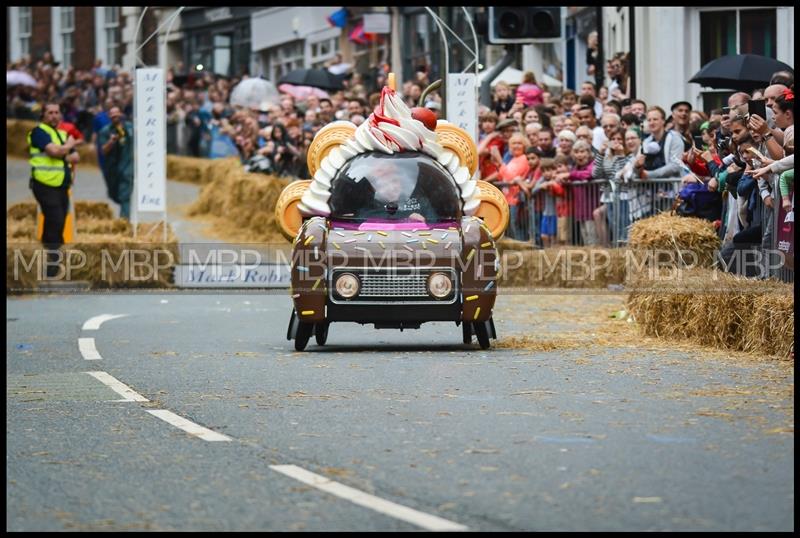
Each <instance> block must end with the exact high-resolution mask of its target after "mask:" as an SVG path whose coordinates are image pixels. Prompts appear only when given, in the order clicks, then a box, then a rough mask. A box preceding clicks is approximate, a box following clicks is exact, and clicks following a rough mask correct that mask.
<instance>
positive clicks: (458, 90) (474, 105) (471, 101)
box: [447, 73, 478, 144]
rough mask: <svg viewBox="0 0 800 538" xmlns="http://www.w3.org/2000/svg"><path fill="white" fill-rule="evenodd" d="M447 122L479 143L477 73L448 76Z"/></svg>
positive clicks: (451, 74) (450, 74)
mask: <svg viewBox="0 0 800 538" xmlns="http://www.w3.org/2000/svg"><path fill="white" fill-rule="evenodd" d="M447 121H449V122H450V123H454V124H455V125H458V126H459V127H461V128H462V129H464V130H465V131H467V132H468V133H469V134H470V136H472V139H473V141H474V142H475V144H477V143H478V93H477V77H476V75H475V73H449V74H448V75H447Z"/></svg>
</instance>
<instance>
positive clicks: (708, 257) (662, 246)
mask: <svg viewBox="0 0 800 538" xmlns="http://www.w3.org/2000/svg"><path fill="white" fill-rule="evenodd" d="M720 245H721V242H720V239H719V237H718V236H717V232H716V230H714V225H713V224H712V223H710V222H709V221H707V220H704V219H698V218H694V217H679V216H675V215H670V214H669V213H666V212H665V213H661V214H659V215H656V216H654V217H649V218H646V219H642V220H638V221H636V222H635V223H633V225H632V226H631V229H630V234H629V236H628V246H629V247H630V248H631V249H633V250H639V251H645V250H648V251H654V250H658V251H665V252H672V253H674V259H675V264H676V265H677V264H683V262H682V261H681V260H683V261H685V263H686V265H690V266H694V265H696V266H699V267H711V266H712V265H713V263H714V260H715V255H716V252H717V251H718V250H719V248H720ZM678 253H680V254H678Z"/></svg>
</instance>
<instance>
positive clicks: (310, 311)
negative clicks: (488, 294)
mask: <svg viewBox="0 0 800 538" xmlns="http://www.w3.org/2000/svg"><path fill="white" fill-rule="evenodd" d="M479 310H480V309H479ZM300 314H301V315H303V316H313V315H314V310H303V311H302V312H300Z"/></svg>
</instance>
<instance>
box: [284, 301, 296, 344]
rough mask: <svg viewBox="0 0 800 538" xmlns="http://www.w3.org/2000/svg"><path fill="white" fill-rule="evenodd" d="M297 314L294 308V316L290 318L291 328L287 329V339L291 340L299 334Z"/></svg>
mask: <svg viewBox="0 0 800 538" xmlns="http://www.w3.org/2000/svg"><path fill="white" fill-rule="evenodd" d="M297 323H298V319H297V312H296V311H295V309H294V308H292V315H291V316H289V328H288V329H286V339H287V340H291V339H292V338H294V335H295V334H297Z"/></svg>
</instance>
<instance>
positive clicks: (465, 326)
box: [461, 321, 472, 344]
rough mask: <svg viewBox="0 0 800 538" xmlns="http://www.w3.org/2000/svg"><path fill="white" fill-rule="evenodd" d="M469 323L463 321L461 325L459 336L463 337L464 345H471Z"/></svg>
mask: <svg viewBox="0 0 800 538" xmlns="http://www.w3.org/2000/svg"><path fill="white" fill-rule="evenodd" d="M471 325H472V324H471V323H469V322H468V321H464V322H462V323H461V334H462V335H463V336H464V343H465V344H471V343H472V327H471Z"/></svg>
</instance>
